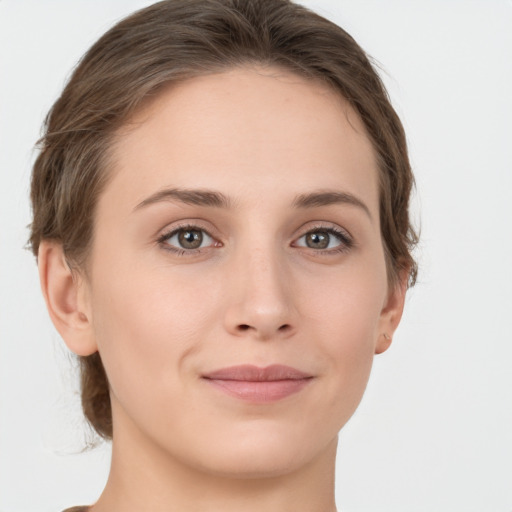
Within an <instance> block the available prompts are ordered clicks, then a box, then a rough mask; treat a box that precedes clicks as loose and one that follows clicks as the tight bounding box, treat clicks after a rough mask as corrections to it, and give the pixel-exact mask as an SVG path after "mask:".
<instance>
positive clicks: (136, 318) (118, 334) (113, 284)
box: [92, 260, 214, 401]
mask: <svg viewBox="0 0 512 512" xmlns="http://www.w3.org/2000/svg"><path fill="white" fill-rule="evenodd" d="M105 263H106V260H105ZM127 268H129V267H127V266H125V265H123V262H122V261H118V262H117V264H116V265H107V264H105V265H103V266H102V267H101V268H98V271H97V273H96V275H95V286H94V293H93V297H92V298H93V301H92V303H93V324H94V329H95V335H96V340H97V343H98V347H99V352H100V354H101V357H102V360H103V363H104V366H105V369H106V372H107V375H108V377H109V382H110V385H111V388H112V391H113V393H114V394H115V395H116V396H117V398H118V399H120V400H122V397H123V396H130V397H134V398H135V401H136V400H137V399H136V397H137V395H140V398H141V399H143V395H144V393H146V397H145V399H147V393H148V391H150V390H151V388H153V389H158V388H159V387H162V386H163V387H165V388H169V387H171V388H172V387H174V386H173V383H175V382H177V380H178V379H179V372H180V371H181V370H182V365H181V363H182V361H183V360H184V359H185V360H186V358H187V356H188V355H190V353H191V352H193V351H196V350H198V349H199V348H200V343H201V340H203V339H205V337H206V336H205V334H206V333H207V332H208V327H209V324H210V325H211V321H210V320H209V316H208V315H209V314H211V311H210V310H211V309H212V308H214V304H212V302H211V301H210V299H209V295H208V293H205V291H204V289H202V287H201V286H200V283H199V280H195V279H192V278H190V277H191V276H184V277H183V278H182V279H180V278H178V277H177V276H176V275H174V276H173V278H172V279H169V278H168V277H169V274H171V272H169V271H166V269H162V268H155V269H148V268H147V267H143V266H142V265H139V266H136V265H135V266H133V267H132V268H131V269H130V270H129V271H127ZM166 276H167V278H166ZM198 297H200V298H201V300H198ZM127 375H129V377H130V378H129V379H127ZM135 383H136V385H134V384H135Z"/></svg>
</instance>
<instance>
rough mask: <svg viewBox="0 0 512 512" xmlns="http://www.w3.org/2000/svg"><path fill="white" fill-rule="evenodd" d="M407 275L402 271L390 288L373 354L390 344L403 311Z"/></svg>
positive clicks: (382, 350)
mask: <svg viewBox="0 0 512 512" xmlns="http://www.w3.org/2000/svg"><path fill="white" fill-rule="evenodd" d="M408 276H409V274H408V273H407V272H402V274H401V275H400V277H399V279H398V282H397V283H396V284H395V286H394V288H393V289H392V290H390V292H389V294H388V297H387V299H386V303H385V304H384V307H383V308H382V311H381V315H380V321H379V328H378V332H377V341H376V344H375V354H382V352H385V351H386V350H387V349H388V348H389V347H390V346H391V342H392V338H393V334H394V332H395V330H396V328H397V327H398V324H399V323H400V319H401V318H402V313H403V311H404V305H405V294H406V291H407V280H408Z"/></svg>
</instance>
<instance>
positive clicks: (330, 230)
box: [157, 224, 355, 257]
mask: <svg viewBox="0 0 512 512" xmlns="http://www.w3.org/2000/svg"><path fill="white" fill-rule="evenodd" d="M187 230H190V231H202V232H203V233H206V234H207V235H208V236H209V237H210V238H212V239H215V238H214V237H213V235H211V234H210V232H209V231H208V230H206V229H204V228H202V227H200V226H196V225H194V224H184V225H181V226H177V227H174V228H172V229H171V230H169V231H166V232H165V233H163V234H162V235H161V236H160V237H159V238H158V239H157V242H158V244H159V245H160V246H162V248H163V249H164V250H165V251H169V252H172V253H173V254H175V255H176V256H179V257H181V256H185V257H186V256H195V255H196V254H199V253H201V252H202V251H203V250H204V249H207V248H210V247H212V246H209V247H203V248H202V249H201V248H199V249H178V248H177V247H173V246H171V245H169V244H167V243H166V242H167V241H168V240H169V239H170V238H172V237H173V236H174V235H176V234H178V233H179V232H180V231H187ZM316 232H322V233H327V234H329V235H334V237H335V238H337V239H338V240H339V241H340V242H341V244H340V246H339V247H337V248H335V249H327V250H326V249H318V250H317V249H313V248H312V247H305V246H299V247H304V248H306V249H311V250H313V251H314V253H315V254H320V255H324V254H326V255H330V256H333V255H336V254H340V253H344V252H348V251H349V250H350V249H352V248H353V247H354V245H355V243H354V241H353V240H352V238H351V237H350V236H349V235H348V234H347V233H346V232H344V231H341V230H339V229H336V228H334V227H326V226H314V227H313V228H312V229H309V230H308V231H306V232H305V233H304V234H302V235H301V236H300V237H299V238H298V240H300V239H301V238H303V237H305V236H306V235H308V234H310V233H316Z"/></svg>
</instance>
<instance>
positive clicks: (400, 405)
mask: <svg viewBox="0 0 512 512" xmlns="http://www.w3.org/2000/svg"><path fill="white" fill-rule="evenodd" d="M149 3H151V2H148V1H143V0H108V1H105V0H72V1H71V0H60V1H58V0H44V1H41V0H0V59H1V60H0V141H1V147H0V222H1V229H0V280H1V281H0V511H1V512H29V511H36V510H37V511H40V512H58V511H60V510H62V509H63V508H64V507H65V506H71V505H78V504H89V503H92V502H94V501H95V500H96V498H97V497H98V496H99V494H100V492H101V490H102V488H103V485H104V484H105V479H106V476H107V473H108V464H109V447H108V445H103V446H100V447H98V448H97V449H95V450H93V451H88V452H85V453H81V452H82V451H83V448H84V447H85V446H86V444H87V443H88V442H89V441H90V433H88V431H87V429H86V427H85V426H84V424H83V421H82V419H81V415H80V406H79V401H78V394H77V382H76V372H75V370H74V367H73V363H72V359H71V358H70V357H69V355H68V353H67V349H66V348H65V347H64V345H63V343H62V341H61V340H60V339H59V337H58V335H57V334H56V332H55V330H54V328H53V326H52V325H51V323H50V321H49V319H48V317H47V313H46V310H45V306H44V303H43V300H42V297H41V295H40V291H39V283H38V277H37V271H36V265H35V262H34V259H33V257H32V255H31V254H30V253H29V252H28V251H26V250H24V249H23V246H24V244H25V242H26V238H27V234H28V231H27V229H26V225H27V224H28V223H29V222H30V207H29V202H28V189H29V178H30V171H31V164H32V162H33V160H34V156H35V152H34V149H33V146H34V143H35V141H36V139H37V138H38V137H39V134H40V127H41V124H42V121H43V117H44V115H45V114H46V112H47V111H48V109H49V108H50V106H51V105H52V103H53V102H54V101H55V99H56V97H57V95H58V94H59V92H60V91H61V89H62V87H63V85H64V83H65V80H66V78H67V77H68V76H69V73H70V71H71V69H72V67H73V66H74V64H75V63H76V61H77V60H78V59H79V58H80V56H81V55H82V54H83V53H84V52H85V51H86V49H87V48H88V47H89V46H90V45H91V44H92V43H93V42H94V41H95V40H96V39H97V38H98V37H99V36H100V35H101V34H102V33H103V32H104V31H105V30H106V29H108V28H109V27H110V26H111V25H112V24H113V23H114V22H116V21H118V20H119V19H120V18H122V17H124V16H125V15H126V14H128V13H130V12H132V11H133V10H135V9H138V8H140V7H144V6H146V5H148V4H149ZM303 3H304V4H305V5H307V6H309V7H312V8H313V9H314V10H316V11H317V12H319V13H320V14H322V15H324V16H326V17H329V18H331V19H332V20H333V21H335V22H336V23H338V24H339V25H341V26H342V27H344V28H345V29H346V30H347V31H348V32H349V33H351V34H352V35H353V36H354V37H355V39H356V40H357V41H358V42H359V43H360V44H361V46H362V47H363V48H364V49H365V50H366V51H367V52H368V53H369V54H370V55H371V56H372V57H373V58H374V59H376V61H378V62H379V63H380V67H381V74H382V77H383V79H384V81H385V83H386V85H387V87H388V89H389V92H390V95H391V98H392V101H393V103H394V105H395V107H396V109H397V111H398V113H399V115H400V116H401V118H402V120H403V123H404V125H405V128H406V132H407V135H408V140H409V145H410V154H411V159H412V163H413V166H414V171H415V174H416V179H417V193H416V195H415V197H414V202H413V212H414V217H415V218H416V220H417V225H419V224H420V223H421V232H422V241H421V246H420V248H419V251H418V253H417V256H418V259H419V261H420V277H419V282H418V284H417V286H416V287H415V288H414V289H413V290H411V292H410V293H409V297H408V300H407V305H406V311H405V315H404V318H403V322H402V324H401V326H400V328H399V329H398V332H397V334H396V337H395V339H394V343H393V346H392V347H391V349H390V350H389V351H388V352H387V353H385V354H383V355H381V356H378V357H377V358H376V360H375V365H374V370H373V374H372V377H371V379H370V383H369V386H368V389H367V392H366V395H365V397H364V399H363V402H362V404H361V405H360V407H359V409H358V411H357V412H356V414H355V416H354V417H353V418H352V419H351V420H350V422H349V423H348V425H347V426H346V427H345V428H344V429H343V431H342V433H341V435H340V448H339V452H338V463H337V476H336V492H337V499H338V506H339V508H340V510H341V511H343V512H366V511H368V512H369V511H372V512H388V511H389V512H391V511H392V512H462V511H464V512H511V511H512V325H511V324H512V322H511V318H512V270H511V268H512V227H511V224H512V206H511V204H512V201H511V194H512V99H511V95H512V28H511V27H512V2H510V1H506V0H481V1H472V0H428V1H427V0H423V1H419V0H417V1H415V0H387V1H385V2H384V1H382V0H330V1H329V0H308V1H304V2H303Z"/></svg>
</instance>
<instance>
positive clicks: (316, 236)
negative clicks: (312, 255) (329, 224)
mask: <svg viewBox="0 0 512 512" xmlns="http://www.w3.org/2000/svg"><path fill="white" fill-rule="evenodd" d="M304 236H305V239H306V245H307V247H310V248H312V249H327V247H328V246H329V241H330V238H331V237H330V236H329V234H328V233H326V232H324V231H315V232H312V233H308V234H307V235H304Z"/></svg>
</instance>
